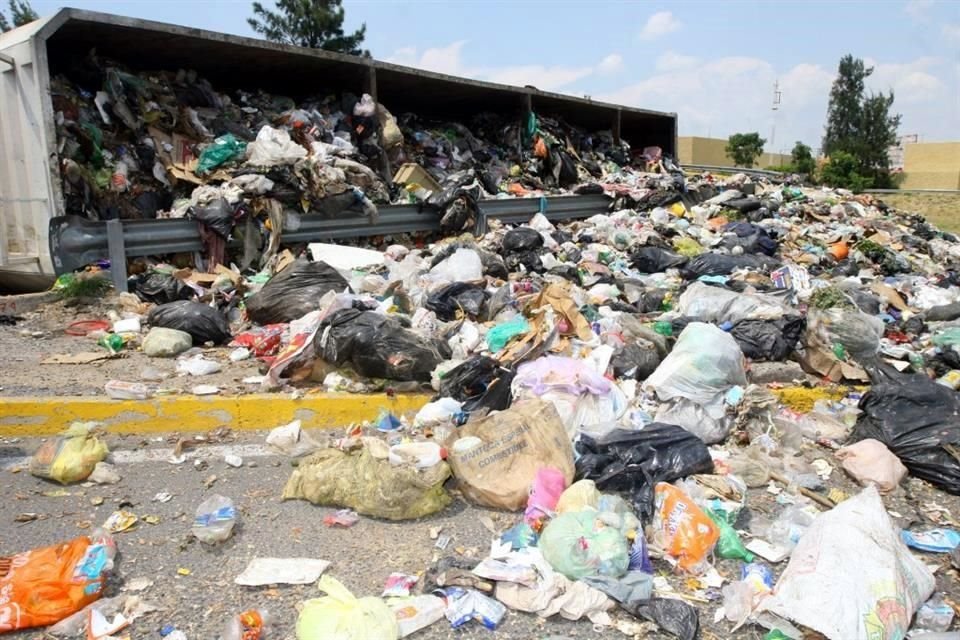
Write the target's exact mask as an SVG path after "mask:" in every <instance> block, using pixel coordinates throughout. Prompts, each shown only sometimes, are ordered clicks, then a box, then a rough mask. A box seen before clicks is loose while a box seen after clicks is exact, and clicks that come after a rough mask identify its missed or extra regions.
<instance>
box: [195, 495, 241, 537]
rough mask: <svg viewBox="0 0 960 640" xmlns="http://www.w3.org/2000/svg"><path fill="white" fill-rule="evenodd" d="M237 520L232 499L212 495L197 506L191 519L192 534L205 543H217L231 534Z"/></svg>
mask: <svg viewBox="0 0 960 640" xmlns="http://www.w3.org/2000/svg"><path fill="white" fill-rule="evenodd" d="M236 522H237V510H236V509H235V508H234V506H233V500H231V499H230V498H225V497H223V496H221V495H212V496H210V497H209V498H207V499H206V500H204V501H203V502H201V503H200V506H199V507H197V515H196V517H195V518H194V519H193V535H195V536H196V537H197V539H198V540H199V541H200V542H203V543H205V544H217V543H218V542H223V541H224V540H227V539H228V538H229V537H230V536H231V535H232V534H233V526H234V525H235V524H236Z"/></svg>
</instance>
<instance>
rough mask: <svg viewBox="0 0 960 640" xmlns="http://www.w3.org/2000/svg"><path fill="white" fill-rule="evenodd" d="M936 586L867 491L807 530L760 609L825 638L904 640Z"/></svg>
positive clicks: (876, 497)
mask: <svg viewBox="0 0 960 640" xmlns="http://www.w3.org/2000/svg"><path fill="white" fill-rule="evenodd" d="M934 584H935V581H934V576H933V574H932V573H931V572H930V570H929V569H928V568H927V567H926V566H925V565H924V564H923V563H922V562H921V561H920V560H919V559H917V558H915V557H914V556H913V554H911V553H910V550H909V549H907V547H906V545H905V544H904V543H903V541H902V540H900V535H899V530H898V529H897V528H896V527H895V526H894V525H893V523H892V522H890V517H889V516H888V515H887V512H886V510H885V509H884V506H883V501H882V500H881V499H880V494H879V493H877V490H876V488H874V487H867V488H866V489H864V490H863V491H861V492H860V494H858V495H857V496H855V497H853V498H850V499H849V500H846V501H844V502H841V503H840V504H839V505H837V506H836V507H834V508H833V509H832V510H831V511H828V512H827V513H824V514H822V515H820V516H819V517H818V518H817V519H816V520H815V521H814V523H813V524H812V525H810V528H809V529H808V530H807V531H806V533H804V534H803V537H801V538H800V542H799V543H798V544H797V548H796V549H794V551H793V555H791V556H790V563H789V564H788V565H787V568H786V570H785V571H784V572H783V575H781V576H780V580H779V581H778V582H777V586H776V588H775V589H774V591H773V594H774V595H771V596H770V597H768V598H766V599H765V600H764V601H763V602H762V603H761V604H760V610H766V611H769V612H771V613H773V614H775V615H778V616H781V617H784V618H787V619H788V620H791V621H793V622H795V623H797V624H800V625H803V626H806V627H810V628H811V629H813V630H814V631H819V632H820V633H822V634H823V635H825V636H826V637H827V638H830V640H873V639H874V638H904V637H906V635H907V630H908V629H909V628H910V620H911V619H912V618H913V614H914V613H915V612H916V610H917V609H918V608H919V607H920V605H922V604H923V603H924V602H925V601H926V600H927V598H929V597H930V594H931V593H933V589H934Z"/></svg>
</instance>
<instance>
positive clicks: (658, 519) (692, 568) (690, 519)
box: [653, 482, 720, 573]
mask: <svg viewBox="0 0 960 640" xmlns="http://www.w3.org/2000/svg"><path fill="white" fill-rule="evenodd" d="M654 495H655V508H654V518H653V528H654V531H655V532H656V534H655V535H656V538H655V540H656V541H657V543H658V544H659V545H660V546H661V547H662V548H663V550H664V551H666V552H667V554H669V555H670V556H672V557H674V558H676V559H677V560H678V561H679V565H680V569H682V570H683V571H686V572H688V573H702V572H703V571H704V570H705V569H706V568H707V567H706V565H707V556H708V555H709V554H710V552H711V551H712V550H713V546H714V545H715V544H717V540H719V539H720V530H719V529H718V528H717V525H715V524H714V523H713V520H711V519H710V517H709V516H708V515H707V514H705V513H704V512H703V510H702V509H700V507H698V506H697V504H696V503H695V502H694V501H693V500H691V499H690V498H689V497H688V496H687V494H685V493H684V492H683V491H681V490H680V489H677V488H676V487H675V486H673V485H672V484H667V483H666V482H659V483H657V486H656V488H655V489H654Z"/></svg>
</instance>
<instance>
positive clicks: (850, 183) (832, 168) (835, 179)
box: [820, 151, 873, 191]
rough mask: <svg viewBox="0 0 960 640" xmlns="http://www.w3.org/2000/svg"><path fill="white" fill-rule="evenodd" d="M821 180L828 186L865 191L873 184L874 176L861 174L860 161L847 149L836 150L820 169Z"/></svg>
mask: <svg viewBox="0 0 960 640" xmlns="http://www.w3.org/2000/svg"><path fill="white" fill-rule="evenodd" d="M820 182H822V183H823V184H825V185H827V186H828V187H840V188H842V189H850V190H851V191H863V190H864V189H869V188H870V187H872V186H873V178H871V177H869V176H864V175H861V174H860V161H859V160H858V159H857V158H856V157H855V156H854V155H853V154H850V153H847V152H846V151H834V152H833V153H832V154H830V159H829V160H828V161H827V163H826V164H824V165H823V169H821V171H820Z"/></svg>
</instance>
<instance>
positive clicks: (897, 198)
mask: <svg viewBox="0 0 960 640" xmlns="http://www.w3.org/2000/svg"><path fill="white" fill-rule="evenodd" d="M874 197H877V198H880V199H881V200H883V201H884V202H886V203H887V204H888V205H890V206H891V207H896V208H897V209H900V210H902V211H906V212H908V213H919V214H920V215H922V216H923V217H925V218H926V219H927V221H928V222H930V223H931V224H934V225H936V226H937V227H939V228H940V229H942V230H943V231H950V232H951V233H960V193H896V194H893V193H883V194H875V196H874Z"/></svg>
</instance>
